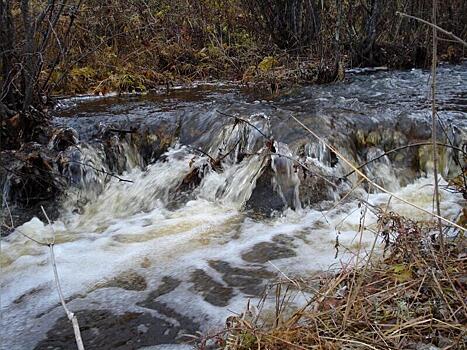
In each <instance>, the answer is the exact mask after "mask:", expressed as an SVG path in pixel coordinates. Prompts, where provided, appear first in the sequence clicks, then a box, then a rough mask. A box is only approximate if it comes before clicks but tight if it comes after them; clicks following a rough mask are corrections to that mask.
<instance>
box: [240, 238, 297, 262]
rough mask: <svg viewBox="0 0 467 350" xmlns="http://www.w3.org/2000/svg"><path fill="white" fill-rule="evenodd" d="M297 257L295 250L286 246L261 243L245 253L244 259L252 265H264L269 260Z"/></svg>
mask: <svg viewBox="0 0 467 350" xmlns="http://www.w3.org/2000/svg"><path fill="white" fill-rule="evenodd" d="M296 255H297V253H295V251H294V250H293V249H291V248H288V247H286V246H283V245H280V244H277V243H273V242H261V243H258V244H255V245H254V246H253V247H252V248H251V250H249V251H247V252H245V253H243V254H242V259H243V260H245V261H248V262H251V263H261V264H264V263H266V262H268V261H269V260H276V259H285V258H291V257H293V256H296Z"/></svg>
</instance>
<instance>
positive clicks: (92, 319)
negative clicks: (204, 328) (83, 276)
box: [34, 304, 199, 350]
mask: <svg viewBox="0 0 467 350" xmlns="http://www.w3.org/2000/svg"><path fill="white" fill-rule="evenodd" d="M160 311H163V312H161V314H164V315H168V316H169V317H171V316H174V317H171V318H172V319H176V320H177V322H172V321H168V320H165V319H162V318H158V317H154V316H152V315H151V314H150V313H142V312H127V313H124V314H122V315H117V314H114V313H113V312H112V311H110V310H81V311H78V312H76V313H75V315H76V317H77V318H78V321H79V324H80V330H81V336H82V338H83V343H84V345H85V347H86V349H89V350H93V349H95V350H114V349H122V350H123V349H125V350H131V349H139V348H141V347H144V346H150V345H160V344H174V343H180V342H182V341H183V340H184V337H183V334H190V333H192V334H193V333H194V332H195V331H196V330H197V329H198V328H199V327H198V325H197V324H196V323H194V322H193V321H191V320H190V319H188V318H186V317H183V316H181V317H180V315H178V314H176V313H175V314H174V313H172V312H170V309H168V308H166V307H165V306H164V305H163V304H161V305H160ZM185 340H187V339H185ZM75 348H76V343H75V336H74V333H73V327H72V326H71V323H70V321H69V320H68V318H67V317H66V316H64V317H62V318H60V319H58V320H57V322H56V323H55V325H54V326H53V328H52V329H51V330H49V331H48V332H47V336H46V338H45V339H44V340H42V341H40V342H39V343H38V344H37V345H36V347H35V348H34V349H35V350H46V349H47V350H50V349H54V350H69V349H75Z"/></svg>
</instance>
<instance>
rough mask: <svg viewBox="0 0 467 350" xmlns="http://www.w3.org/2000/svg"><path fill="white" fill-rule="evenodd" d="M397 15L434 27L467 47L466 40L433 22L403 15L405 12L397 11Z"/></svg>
mask: <svg viewBox="0 0 467 350" xmlns="http://www.w3.org/2000/svg"><path fill="white" fill-rule="evenodd" d="M396 15H398V16H402V17H407V18H410V19H414V20H416V21H419V22H422V23H424V24H426V25H429V26H430V27H433V28H435V29H436V30H438V31H440V32H441V33H443V34H446V35H448V36H450V37H451V38H453V39H454V40H455V41H457V42H458V43H460V44H462V45H464V46H465V47H467V42H465V41H464V40H462V39H461V38H459V37H458V36H456V35H454V34H453V33H452V32H449V31H447V30H446V29H443V28H441V27H439V26H437V25H436V24H433V23H431V22H428V21H425V20H424V19H421V18H418V17H415V16H411V15H408V14H406V13H403V12H399V11H397V12H396Z"/></svg>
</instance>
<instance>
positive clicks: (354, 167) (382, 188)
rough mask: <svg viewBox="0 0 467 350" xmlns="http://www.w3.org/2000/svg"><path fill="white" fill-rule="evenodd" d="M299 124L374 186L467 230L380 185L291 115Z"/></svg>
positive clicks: (459, 227) (463, 228)
mask: <svg viewBox="0 0 467 350" xmlns="http://www.w3.org/2000/svg"><path fill="white" fill-rule="evenodd" d="M291 117H292V118H293V119H294V120H295V121H296V122H297V123H298V124H299V125H301V126H302V127H303V128H304V129H305V130H306V131H308V132H309V133H310V134H311V135H313V136H314V137H316V138H317V139H318V140H320V141H321V142H323V144H324V145H325V146H326V147H328V148H329V149H330V150H331V151H333V152H334V153H335V154H336V155H337V156H338V157H339V158H341V159H342V160H343V161H344V162H345V163H346V164H347V165H349V166H350V167H351V168H352V169H354V170H355V172H356V173H357V174H359V175H360V176H361V177H363V178H364V179H365V180H366V181H368V182H369V183H370V184H372V185H373V186H374V187H376V188H377V189H379V190H380V191H382V192H384V193H386V194H389V195H391V196H393V197H394V198H396V199H397V200H400V201H401V202H403V203H405V204H408V205H410V206H411V207H414V208H416V209H418V210H420V211H422V212H424V213H426V214H428V215H430V216H433V217H435V218H438V219H441V220H442V221H444V222H446V223H447V224H449V225H452V226H454V227H456V228H458V229H460V230H462V231H464V232H465V231H467V229H466V228H465V227H462V226H460V225H458V224H456V223H455V222H452V221H451V220H448V219H446V218H444V217H442V216H440V215H437V214H435V213H432V212H430V211H428V210H426V209H423V208H421V207H420V206H418V205H416V204H414V203H412V202H409V201H408V200H406V199H404V198H402V197H399V196H398V195H396V194H394V193H392V192H391V191H388V190H387V189H385V188H384V187H382V186H380V185H378V184H377V183H375V182H374V181H372V180H370V178H369V177H368V176H366V175H365V174H364V173H363V172H362V171H361V170H360V169H357V167H356V166H355V165H353V164H352V162H351V161H350V160H348V159H347V158H346V157H344V156H343V155H342V154H341V153H340V152H339V151H338V150H337V149H335V148H334V147H332V146H331V145H329V144H328V143H327V142H325V141H324V140H323V139H322V138H321V137H320V136H318V134H316V133H315V132H314V131H312V130H311V129H310V128H309V127H307V126H306V125H305V124H303V123H302V122H301V121H300V120H298V119H297V118H296V117H295V116H293V115H292V116H291Z"/></svg>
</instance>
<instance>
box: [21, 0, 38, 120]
mask: <svg viewBox="0 0 467 350" xmlns="http://www.w3.org/2000/svg"><path fill="white" fill-rule="evenodd" d="M20 6H21V14H22V16H23V26H24V37H25V45H24V51H23V57H24V69H23V94H24V97H23V112H24V113H26V112H27V111H28V109H29V107H30V106H31V104H32V99H33V96H32V94H33V92H34V77H35V73H34V65H35V63H34V61H35V53H34V32H33V24H32V19H31V13H30V10H31V9H30V6H29V0H22V1H21V4H20Z"/></svg>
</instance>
